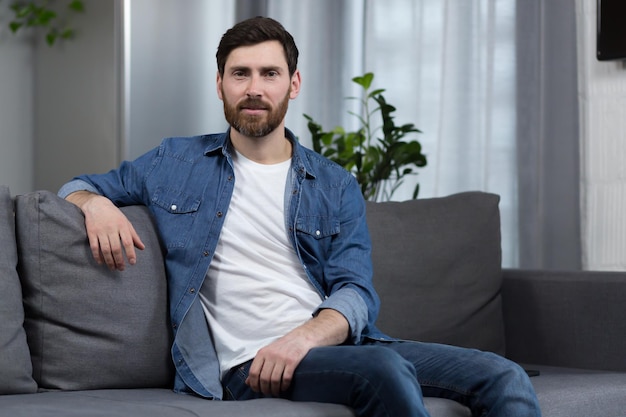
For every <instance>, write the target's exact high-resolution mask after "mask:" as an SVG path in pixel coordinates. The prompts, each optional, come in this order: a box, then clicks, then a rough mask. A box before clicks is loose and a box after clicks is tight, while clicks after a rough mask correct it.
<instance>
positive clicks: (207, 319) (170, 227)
mask: <svg viewBox="0 0 626 417" xmlns="http://www.w3.org/2000/svg"><path fill="white" fill-rule="evenodd" d="M297 58H298V50H297V48H296V45H295V43H294V41H293V38H292V37H291V35H290V34H289V33H288V32H286V31H285V30H284V28H283V27H282V26H281V25H280V24H279V23H278V22H276V21H274V20H272V19H268V18H261V17H259V18H253V19H249V20H246V21H243V22H241V23H239V24H237V25H235V26H234V27H233V28H232V29H230V30H228V31H227V32H226V33H225V34H224V36H223V37H222V39H221V42H220V45H219V47H218V51H217V65H218V74H217V82H216V84H217V94H218V96H219V98H220V99H221V100H222V101H223V103H224V113H225V117H226V120H227V121H228V123H229V124H230V129H229V130H228V131H227V132H225V133H223V134H215V135H207V136H200V137H193V138H170V139H166V140H164V141H163V142H162V143H161V145H160V146H159V147H158V148H156V149H154V150H152V151H150V152H148V153H147V154H145V155H143V156H141V157H139V158H138V159H136V160H135V161H132V162H123V163H122V164H121V166H120V167H119V168H118V169H116V170H113V171H111V172H109V173H107V174H102V175H86V176H80V177H77V178H76V179H74V180H73V181H71V182H69V183H68V184H66V185H65V186H64V187H63V188H62V189H61V190H60V191H59V194H60V195H61V196H63V197H65V198H67V199H68V200H69V201H71V202H73V203H75V204H76V205H78V206H79V207H80V208H81V209H82V211H83V212H84V214H85V224H86V228H87V233H88V236H89V242H90V246H91V250H92V252H93V256H94V257H95V259H96V260H97V261H98V262H99V263H104V264H106V265H108V266H109V267H110V268H116V269H119V270H123V269H124V268H125V267H126V264H125V259H124V255H126V257H127V260H128V263H130V264H131V265H132V264H134V263H135V262H136V254H135V248H138V249H143V248H144V245H143V243H142V242H141V238H140V236H138V235H137V233H136V232H135V230H134V229H133V227H132V225H131V224H130V223H129V221H128V220H127V219H126V218H125V217H124V216H123V214H122V213H121V212H120V211H119V210H118V209H117V206H122V205H130V204H144V205H146V206H148V207H149V208H150V210H151V212H152V213H153V214H154V217H155V219H156V222H157V225H158V228H159V232H160V234H161V237H162V239H163V242H164V245H165V246H166V267H167V273H168V280H169V296H170V316H171V325H172V328H173V330H174V335H175V339H174V344H173V347H172V358H173V360H174V364H175V366H176V380H175V383H174V389H175V390H176V391H177V392H186V393H194V394H196V395H199V396H203V397H206V398H213V399H235V400H242V399H250V398H258V397H264V396H273V397H283V398H288V399H291V400H295V401H321V402H332V403H340V404H346V405H348V406H350V407H352V408H353V409H354V410H355V411H356V414H357V415H359V416H394V417H397V416H427V415H428V413H427V411H426V410H425V408H424V405H423V401H422V395H430V396H440V397H445V398H450V399H453V400H457V401H459V402H461V403H463V404H466V405H467V406H469V407H470V408H471V409H472V412H473V414H474V415H476V416H478V415H481V416H482V415H489V416H538V415H540V412H539V408H538V405H537V399H536V397H535V394H534V392H533V389H532V387H531V385H530V382H529V380H528V377H527V375H526V374H525V373H524V371H523V370H522V369H520V368H519V367H518V366H517V365H515V364H513V363H511V362H509V361H507V360H505V359H503V358H501V357H499V356H497V355H495V354H491V353H484V352H478V351H475V350H469V349H462V348H457V347H451V346H442V345H436V344H428V343H418V342H400V341H394V340H393V339H391V338H389V337H388V336H386V335H384V334H382V333H381V332H380V331H379V330H378V329H377V328H376V326H375V324H374V323H375V321H376V317H377V313H378V304H379V300H378V296H377V295H376V293H375V291H374V288H373V287H372V280H371V275H372V265H371V260H370V246H371V245H370V240H369V235H368V231H367V225H366V221H365V204H364V201H363V198H362V196H361V194H360V191H359V187H358V184H357V183H356V181H355V178H354V177H353V176H352V175H350V174H349V173H348V172H346V171H345V170H343V169H342V168H341V167H339V166H337V165H335V164H333V163H331V162H330V161H328V160H326V159H324V158H322V157H321V156H320V155H318V154H316V153H314V152H312V151H310V150H308V149H305V148H304V147H302V146H301V145H300V144H299V143H298V142H297V141H296V140H295V137H294V136H293V134H292V133H291V132H290V131H288V130H286V129H285V126H284V117H285V114H286V111H287V107H288V102H289V100H290V99H294V98H296V97H297V96H298V93H299V91H300V85H301V77H300V72H299V70H298V69H297Z"/></svg>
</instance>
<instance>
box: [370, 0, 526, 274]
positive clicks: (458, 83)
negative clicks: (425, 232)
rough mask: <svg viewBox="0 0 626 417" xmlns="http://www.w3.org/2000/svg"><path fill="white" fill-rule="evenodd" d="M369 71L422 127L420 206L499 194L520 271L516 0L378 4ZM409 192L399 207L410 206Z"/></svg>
mask: <svg viewBox="0 0 626 417" xmlns="http://www.w3.org/2000/svg"><path fill="white" fill-rule="evenodd" d="M366 9H367V12H366V29H367V30H366V31H365V34H366V42H365V56H366V59H365V68H366V70H368V71H372V72H374V73H375V84H376V86H379V87H381V88H385V89H386V90H387V97H386V98H387V101H388V102H390V103H391V104H393V105H395V106H396V107H397V109H398V110H397V113H396V119H397V121H398V122H399V123H406V122H412V123H415V125H416V126H417V127H418V128H419V129H420V130H422V131H423V133H422V134H420V135H418V136H417V137H418V139H419V140H420V142H421V143H422V146H423V150H424V152H425V153H426V155H427V157H428V165H427V166H426V167H425V169H423V170H422V171H421V172H420V174H419V175H418V177H417V178H416V181H419V183H420V197H421V198H425V197H435V196H444V195H449V194H452V193H456V192H461V191H467V190H481V191H488V192H492V193H496V194H499V195H500V197H501V202H500V211H501V220H502V236H503V239H502V248H503V265H505V266H515V265H516V264H517V164H516V113H515V112H516V108H515V106H516V99H515V97H516V92H515V86H516V73H515V1H514V0H472V1H466V0H447V1H442V0H421V1H413V0H386V1H384V2H381V1H374V0H368V1H367V2H366ZM412 189H413V184H411V183H408V181H407V184H406V187H405V190H406V191H405V193H404V194H399V195H397V197H398V199H405V198H410V195H411V194H410V192H411V190H412Z"/></svg>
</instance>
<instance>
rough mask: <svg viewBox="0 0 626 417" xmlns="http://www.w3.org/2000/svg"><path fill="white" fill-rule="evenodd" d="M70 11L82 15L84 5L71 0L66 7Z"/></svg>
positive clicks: (79, 1)
mask: <svg viewBox="0 0 626 417" xmlns="http://www.w3.org/2000/svg"><path fill="white" fill-rule="evenodd" d="M67 7H68V8H69V9H70V10H73V11H75V12H79V13H82V12H84V11H85V4H84V3H83V2H82V1H81V0H73V1H71V2H70V4H68V5H67Z"/></svg>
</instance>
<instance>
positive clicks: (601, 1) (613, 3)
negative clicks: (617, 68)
mask: <svg viewBox="0 0 626 417" xmlns="http://www.w3.org/2000/svg"><path fill="white" fill-rule="evenodd" d="M597 2H598V20H597V48H596V49H597V58H598V60H600V61H610V60H617V59H626V0H597Z"/></svg>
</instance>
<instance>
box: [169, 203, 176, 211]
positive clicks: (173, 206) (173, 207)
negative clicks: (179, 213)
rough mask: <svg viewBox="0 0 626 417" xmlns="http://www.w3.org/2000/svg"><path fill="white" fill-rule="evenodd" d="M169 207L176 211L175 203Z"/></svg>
mask: <svg viewBox="0 0 626 417" xmlns="http://www.w3.org/2000/svg"><path fill="white" fill-rule="evenodd" d="M170 208H171V209H172V211H176V209H177V208H178V206H177V205H176V204H172V205H171V207H170Z"/></svg>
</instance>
